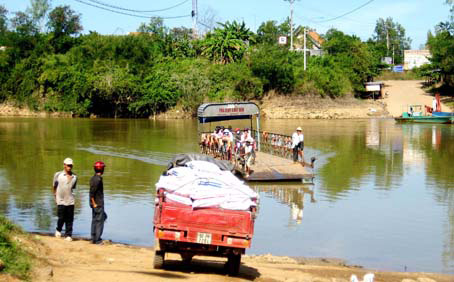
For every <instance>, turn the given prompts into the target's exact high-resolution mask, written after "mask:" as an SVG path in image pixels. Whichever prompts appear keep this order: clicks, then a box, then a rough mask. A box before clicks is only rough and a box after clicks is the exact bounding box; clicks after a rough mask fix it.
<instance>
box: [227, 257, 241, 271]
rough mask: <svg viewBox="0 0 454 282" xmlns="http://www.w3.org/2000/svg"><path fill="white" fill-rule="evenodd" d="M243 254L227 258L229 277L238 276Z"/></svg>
mask: <svg viewBox="0 0 454 282" xmlns="http://www.w3.org/2000/svg"><path fill="white" fill-rule="evenodd" d="M240 264H241V254H240V255H229V256H228V258H227V272H228V274H229V275H232V276H237V275H238V273H239V272H240Z"/></svg>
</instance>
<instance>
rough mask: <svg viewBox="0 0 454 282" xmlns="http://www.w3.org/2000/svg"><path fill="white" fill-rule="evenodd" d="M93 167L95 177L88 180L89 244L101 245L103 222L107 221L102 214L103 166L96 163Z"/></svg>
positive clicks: (103, 213) (105, 216)
mask: <svg viewBox="0 0 454 282" xmlns="http://www.w3.org/2000/svg"><path fill="white" fill-rule="evenodd" d="M93 167H94V170H95V175H94V176H92V177H91V179H90V207H91V210H92V219H91V242H92V243H93V244H101V243H102V239H101V235H102V232H103V230H104V221H106V219H107V215H106V213H105V212H104V185H103V182H102V175H103V173H104V167H105V164H104V163H103V162H101V161H97V162H96V163H95V164H94V166H93Z"/></svg>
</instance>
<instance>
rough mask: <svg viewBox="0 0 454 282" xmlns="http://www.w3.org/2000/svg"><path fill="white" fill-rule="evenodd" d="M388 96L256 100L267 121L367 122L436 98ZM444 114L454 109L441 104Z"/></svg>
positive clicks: (402, 86) (167, 115) (0, 110)
mask: <svg viewBox="0 0 454 282" xmlns="http://www.w3.org/2000/svg"><path fill="white" fill-rule="evenodd" d="M385 93H387V95H386V97H385V98H384V99H381V100H377V101H372V100H360V99H355V98H353V97H344V98H337V99H330V98H320V97H318V96H317V97H310V96H291V95H290V96H283V95H273V94H270V95H268V96H266V97H265V98H263V100H261V101H257V103H258V104H259V106H260V108H261V111H262V117H263V118H265V119H364V118H381V117H397V116H400V115H401V114H402V111H403V109H404V107H405V106H406V105H409V104H415V105H429V106H430V105H432V99H433V96H432V95H431V94H429V93H427V92H426V91H425V90H424V89H423V87H422V81H418V80H389V81H385ZM442 110H443V111H451V110H452V109H451V108H450V107H448V106H447V105H446V104H442ZM0 116H25V117H71V116H72V115H71V113H46V112H34V111H31V110H29V109H26V108H17V107H14V106H12V105H10V104H0ZM150 118H154V119H158V120H172V119H190V118H193V116H192V114H191V113H188V112H184V111H183V110H182V109H181V108H179V107H176V108H173V109H170V110H168V111H167V112H164V113H161V114H159V115H156V116H152V117H150Z"/></svg>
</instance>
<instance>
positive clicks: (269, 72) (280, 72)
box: [251, 45, 295, 94]
mask: <svg viewBox="0 0 454 282" xmlns="http://www.w3.org/2000/svg"><path fill="white" fill-rule="evenodd" d="M251 70H252V73H253V74H254V75H255V76H257V77H258V78H260V79H261V81H262V83H263V90H264V91H265V92H267V91H270V90H275V91H277V92H279V93H283V94H288V93H291V92H292V91H293V90H294V87H295V75H294V68H293V64H292V62H291V56H290V52H289V51H288V49H287V48H285V49H283V48H279V47H277V46H266V45H265V46H263V47H262V48H260V49H258V50H256V51H255V52H253V53H252V54H251Z"/></svg>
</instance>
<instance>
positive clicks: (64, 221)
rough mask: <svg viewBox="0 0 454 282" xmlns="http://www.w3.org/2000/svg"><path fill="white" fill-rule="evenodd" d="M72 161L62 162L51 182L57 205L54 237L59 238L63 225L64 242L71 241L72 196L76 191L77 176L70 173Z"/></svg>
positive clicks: (72, 220) (68, 159) (67, 159)
mask: <svg viewBox="0 0 454 282" xmlns="http://www.w3.org/2000/svg"><path fill="white" fill-rule="evenodd" d="M72 168H73V160H72V159H70V158H66V159H65V160H64V161H63V170H62V171H59V172H57V173H55V175H54V181H53V185H52V188H53V192H54V197H55V203H56V204H57V215H58V221H57V230H56V231H55V237H57V238H60V237H61V231H62V229H63V225H65V237H66V239H65V240H66V241H72V233H73V222H74V194H73V190H74V189H76V185H77V176H76V174H74V173H73V172H72Z"/></svg>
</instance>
